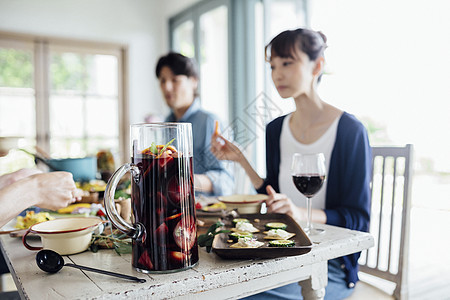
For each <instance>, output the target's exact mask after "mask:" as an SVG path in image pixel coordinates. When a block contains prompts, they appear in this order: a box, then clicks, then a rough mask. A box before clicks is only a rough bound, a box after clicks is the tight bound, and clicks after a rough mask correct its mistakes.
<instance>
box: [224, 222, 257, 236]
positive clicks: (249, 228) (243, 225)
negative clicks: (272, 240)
mask: <svg viewBox="0 0 450 300" xmlns="http://www.w3.org/2000/svg"><path fill="white" fill-rule="evenodd" d="M231 230H232V231H243V232H251V233H255V232H259V230H258V229H257V228H255V227H254V226H253V224H252V223H249V222H237V223H236V227H235V228H232V229H231Z"/></svg>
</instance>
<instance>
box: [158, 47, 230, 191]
mask: <svg viewBox="0 0 450 300" xmlns="http://www.w3.org/2000/svg"><path fill="white" fill-rule="evenodd" d="M156 77H157V78H158V80H159V83H160V88H161V92H162V94H163V96H164V99H165V100H166V103H167V105H168V106H169V107H170V109H171V113H170V114H169V116H168V117H167V118H166V122H187V123H191V124H192V134H193V139H194V147H193V148H194V186H195V189H196V191H199V192H201V193H203V194H206V195H210V196H219V195H227V194H231V193H232V192H233V178H232V176H231V174H230V172H228V171H227V170H226V169H225V167H224V164H223V162H221V161H219V160H218V159H217V158H216V157H214V155H212V153H211V151H210V141H211V136H212V135H213V134H214V126H215V121H216V120H217V119H218V118H217V117H216V116H214V115H213V114H212V113H210V112H207V111H204V110H203V109H202V108H201V105H200V101H199V99H198V98H197V96H198V94H197V88H198V80H199V79H198V74H197V70H196V66H195V64H194V62H193V61H192V60H191V59H190V58H188V57H185V56H183V55H181V54H179V53H174V52H170V53H168V54H167V55H165V56H162V57H160V58H159V60H158V63H157V65H156Z"/></svg>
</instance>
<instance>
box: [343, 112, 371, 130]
mask: <svg viewBox="0 0 450 300" xmlns="http://www.w3.org/2000/svg"><path fill="white" fill-rule="evenodd" d="M361 130H362V131H366V129H365V127H364V125H363V123H361V121H360V120H358V119H357V118H356V117H355V116H354V115H352V114H350V113H348V112H345V111H344V112H343V113H342V116H341V118H340V120H339V127H338V131H344V132H357V131H361Z"/></svg>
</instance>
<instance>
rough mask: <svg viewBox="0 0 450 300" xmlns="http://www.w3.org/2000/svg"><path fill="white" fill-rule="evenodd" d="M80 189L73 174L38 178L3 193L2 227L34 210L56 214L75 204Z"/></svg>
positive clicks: (10, 187)
mask: <svg viewBox="0 0 450 300" xmlns="http://www.w3.org/2000/svg"><path fill="white" fill-rule="evenodd" d="M76 190H77V189H76V186H75V182H74V181H73V177H72V174H71V173H68V172H51V173H43V174H35V175H31V176H28V177H26V178H23V179H21V180H19V181H16V182H14V183H13V184H10V185H8V186H6V187H4V188H2V189H0V207H1V209H0V227H1V226H3V225H5V224H6V223H7V222H8V221H9V220H11V219H12V218H14V217H16V216H17V215H18V214H19V213H20V212H21V211H23V210H24V209H26V208H28V207H30V206H38V207H41V208H46V209H51V210H56V209H59V208H63V207H66V206H67V205H69V204H70V203H73V202H75V201H76V200H77V199H79V198H76V195H75V194H76Z"/></svg>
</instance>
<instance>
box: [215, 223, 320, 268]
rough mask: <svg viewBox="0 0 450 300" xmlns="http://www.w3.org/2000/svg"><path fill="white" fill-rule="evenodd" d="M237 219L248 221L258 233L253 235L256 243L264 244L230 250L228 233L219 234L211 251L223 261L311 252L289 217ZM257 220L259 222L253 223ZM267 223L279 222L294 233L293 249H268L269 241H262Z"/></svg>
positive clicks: (227, 227)
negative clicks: (256, 246)
mask: <svg viewBox="0 0 450 300" xmlns="http://www.w3.org/2000/svg"><path fill="white" fill-rule="evenodd" d="M239 218H245V219H248V220H249V221H250V223H252V224H253V226H255V227H256V228H258V229H259V232H257V233H254V234H253V236H254V237H255V238H257V240H258V241H260V242H264V245H263V246H261V247H259V248H231V247H230V245H232V244H233V243H229V242H227V241H228V240H229V238H228V233H221V234H218V235H216V236H215V238H214V241H213V244H212V250H213V252H214V253H216V254H217V255H218V256H220V257H222V258H225V259H253V258H276V257H285V256H295V255H302V254H305V253H308V252H309V251H311V247H312V243H311V240H310V239H309V238H308V236H307V235H306V234H305V232H304V231H303V230H302V228H301V227H300V225H298V223H297V222H295V221H294V219H292V218H291V217H290V216H288V215H285V214H264V215H261V214H241V215H240V216H239ZM255 219H258V220H259V222H255ZM269 222H281V223H285V224H286V225H287V229H286V231H288V232H291V233H295V236H294V237H292V238H291V239H290V240H293V241H294V242H295V246H294V247H269V241H268V240H265V239H264V236H266V234H264V233H263V232H264V231H266V229H265V226H264V225H265V224H266V223H269ZM231 228H233V225H232V224H226V225H225V229H231Z"/></svg>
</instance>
